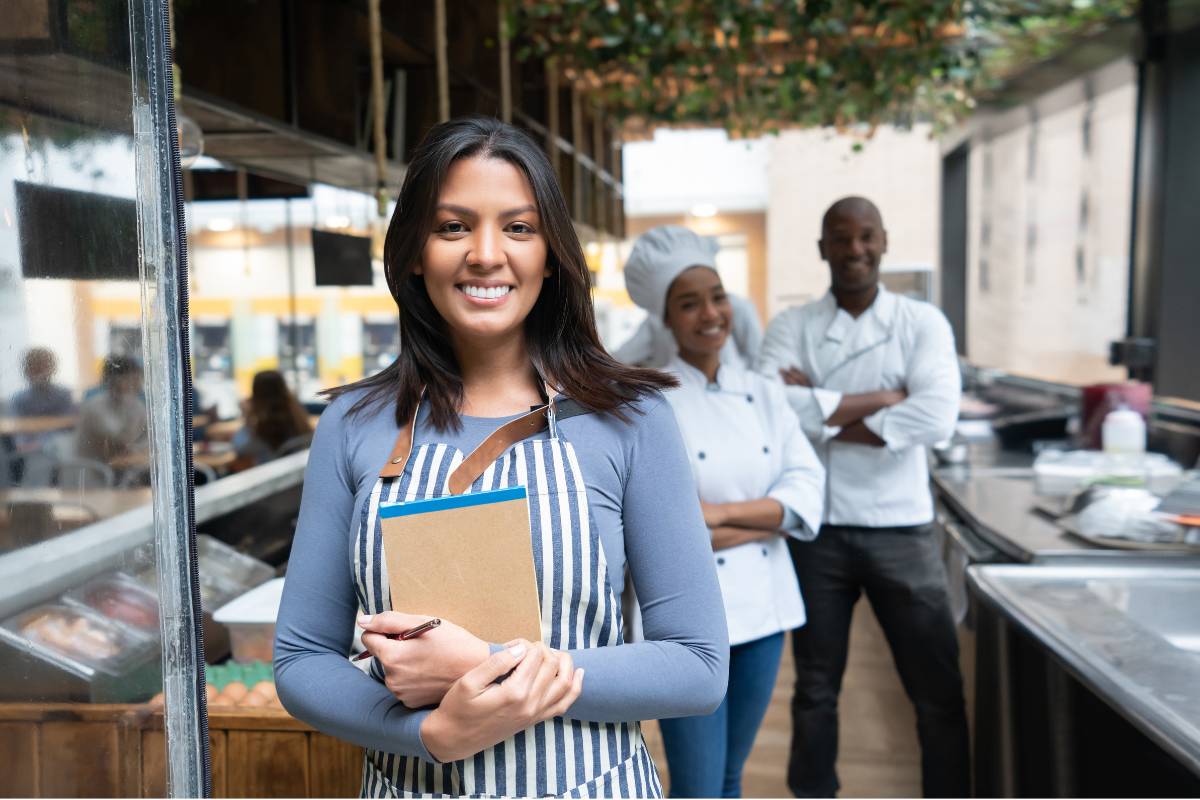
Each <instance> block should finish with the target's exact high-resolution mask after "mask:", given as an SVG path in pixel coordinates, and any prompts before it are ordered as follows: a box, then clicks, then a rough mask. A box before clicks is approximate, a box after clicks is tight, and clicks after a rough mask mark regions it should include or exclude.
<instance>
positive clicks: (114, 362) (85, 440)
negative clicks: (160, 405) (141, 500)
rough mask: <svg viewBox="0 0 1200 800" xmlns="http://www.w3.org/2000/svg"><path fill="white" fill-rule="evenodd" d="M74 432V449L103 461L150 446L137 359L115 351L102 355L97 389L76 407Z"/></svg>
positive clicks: (140, 373) (85, 455) (83, 454)
mask: <svg viewBox="0 0 1200 800" xmlns="http://www.w3.org/2000/svg"><path fill="white" fill-rule="evenodd" d="M77 433H78V440H77V443H76V452H77V453H78V454H79V455H80V456H82V457H83V458H92V459H95V460H97V461H102V462H104V463H108V462H110V461H112V460H113V459H114V458H117V457H118V456H123V455H126V454H128V453H136V452H139V451H142V450H145V449H146V448H147V447H148V446H149V445H148V442H147V440H146V403H145V402H144V401H143V400H142V365H141V364H140V363H138V361H137V360H136V359H134V358H130V357H129V356H116V355H110V356H107V357H106V358H105V359H104V367H103V369H102V370H101V374H100V389H99V391H97V392H94V393H93V394H92V395H91V396H90V397H88V398H87V399H85V400H84V401H83V404H82V405H81V406H80V407H79V428H78V432H77Z"/></svg>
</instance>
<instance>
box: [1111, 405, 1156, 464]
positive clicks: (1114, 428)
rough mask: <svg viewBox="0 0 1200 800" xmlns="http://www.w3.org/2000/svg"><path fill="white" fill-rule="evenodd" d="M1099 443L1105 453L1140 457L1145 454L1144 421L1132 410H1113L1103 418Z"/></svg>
mask: <svg viewBox="0 0 1200 800" xmlns="http://www.w3.org/2000/svg"><path fill="white" fill-rule="evenodd" d="M1100 441H1101V442H1102V444H1103V447H1104V452H1105V453H1110V454H1112V455H1141V454H1142V453H1144V452H1146V421H1145V420H1144V419H1142V415H1141V414H1139V413H1138V412H1136V411H1134V410H1133V409H1132V408H1128V407H1126V406H1121V407H1120V408H1117V409H1114V410H1112V411H1110V412H1108V413H1107V414H1106V415H1105V416H1104V423H1103V424H1102V425H1101V426H1100Z"/></svg>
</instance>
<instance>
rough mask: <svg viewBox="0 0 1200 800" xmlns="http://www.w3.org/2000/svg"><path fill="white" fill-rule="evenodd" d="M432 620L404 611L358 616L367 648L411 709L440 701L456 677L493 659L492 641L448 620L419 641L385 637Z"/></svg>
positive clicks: (391, 687)
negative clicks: (485, 639)
mask: <svg viewBox="0 0 1200 800" xmlns="http://www.w3.org/2000/svg"><path fill="white" fill-rule="evenodd" d="M427 619H429V617H424V616H418V615H416V614H404V613H401V612H399V611H384V612H382V613H379V614H375V615H374V616H369V615H364V616H360V617H359V618H358V624H359V626H360V627H361V628H362V629H363V631H364V632H363V636H362V641H363V646H364V647H366V648H367V650H368V651H369V652H370V653H371V655H373V656H375V658H377V659H378V660H379V665H380V666H381V667H382V668H383V675H384V681H383V682H384V685H385V686H387V688H388V690H389V691H391V693H392V694H394V695H395V696H396V699H397V700H399V701H400V702H401V703H403V704H404V705H406V706H408V707H409V708H420V707H422V706H428V705H433V704H434V703H437V702H440V701H441V699H442V696H443V695H444V694H446V691H447V690H448V689H449V688H450V686H451V685H452V684H453V683H454V682H455V681H456V680H458V679H459V678H461V677H462V676H463V675H464V674H466V673H467V672H469V671H471V670H472V669H474V668H475V667H477V666H479V665H480V664H481V663H482V662H484V661H486V660H487V657H488V651H489V648H488V644H487V642H485V641H483V640H482V639H480V638H479V637H477V636H474V635H473V634H471V633H469V632H468V631H466V630H465V629H463V628H460V627H459V626H458V625H455V624H454V623H453V622H450V621H449V620H445V619H443V620H442V624H441V625H439V626H438V627H436V628H434V629H433V630H431V631H429V632H428V633H426V634H423V635H421V636H418V637H417V638H415V639H408V640H407V641H400V640H398V639H388V638H387V637H386V636H385V635H384V634H388V633H402V632H404V631H406V630H409V629H410V628H415V627H416V626H417V625H420V624H421V623H422V622H425V621H426V620H427Z"/></svg>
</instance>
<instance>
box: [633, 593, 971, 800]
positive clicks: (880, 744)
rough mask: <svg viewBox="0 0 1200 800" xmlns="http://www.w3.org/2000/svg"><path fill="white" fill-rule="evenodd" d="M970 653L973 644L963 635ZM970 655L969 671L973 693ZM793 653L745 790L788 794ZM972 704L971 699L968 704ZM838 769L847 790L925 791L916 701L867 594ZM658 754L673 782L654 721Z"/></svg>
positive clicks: (787, 656)
mask: <svg viewBox="0 0 1200 800" xmlns="http://www.w3.org/2000/svg"><path fill="white" fill-rule="evenodd" d="M963 649H964V654H965V655H966V654H967V653H969V649H968V648H967V647H966V643H965V642H964V648H963ZM969 662H970V659H969V658H967V659H964V665H963V666H964V670H965V672H964V674H965V676H966V678H967V680H968V687H967V689H968V697H970V685H969V683H970V678H971V673H970V671H969V669H968V667H969V666H970V663H969ZM792 675H793V672H792V659H791V652H790V648H789V647H785V648H784V657H783V663H782V665H781V666H780V670H779V681H778V683H777V684H776V686H775V693H774V696H773V698H772V700H771V706H770V708H769V709H768V710H767V717H766V719H765V720H764V722H763V726H762V729H761V730H760V731H759V733H758V739H757V740H756V741H755V743H754V752H753V753H751V755H750V760H749V761H748V762H747V763H746V771H745V774H744V780H743V784H742V786H743V792H744V795H745V796H746V797H790V796H791V793H790V792H789V791H788V788H787V783H786V782H785V776H786V771H787V753H788V744H789V741H790V739H791V721H790V716H791V715H790V711H789V704H790V702H791V695H792V688H791V687H792ZM969 708H970V704H969V703H968V709H969ZM840 711H841V735H840V736H839V739H840V741H839V745H838V747H839V758H838V775H839V777H840V778H841V782H842V790H841V796H842V797H919V796H920V794H921V768H920V752H919V750H918V748H917V742H916V728H915V725H916V722H915V718H914V716H913V710H912V706H911V705H910V704H909V702H908V698H907V697H906V696H905V694H904V689H903V688H902V687H901V686H900V680H899V678H897V677H896V670H895V667H894V666H893V664H892V655H891V652H890V651H889V650H888V648H887V643H886V642H885V641H884V638H883V632H882V631H880V629H879V624H878V623H877V622H876V621H875V616H874V615H873V614H872V613H871V609H870V606H869V605H868V604H867V603H866V601H865V600H864V601H862V602H860V603H859V604H858V607H857V610H856V612H855V615H854V626H853V628H852V630H851V638H850V661H849V665H848V666H847V668H846V677H845V679H844V683H843V687H842V697H841V706H840ZM644 731H645V734H646V739H647V741H648V742H649V745H650V748H651V751H652V752H653V753H654V760H655V761H656V762H657V763H658V765H659V769H660V771H661V773H662V778H663V784H664V788H665V787H666V784H667V766H666V758H665V757H664V756H663V752H662V743H661V739H660V737H659V734H658V726H657V724H656V723H653V722H650V723H646V724H645V726H644Z"/></svg>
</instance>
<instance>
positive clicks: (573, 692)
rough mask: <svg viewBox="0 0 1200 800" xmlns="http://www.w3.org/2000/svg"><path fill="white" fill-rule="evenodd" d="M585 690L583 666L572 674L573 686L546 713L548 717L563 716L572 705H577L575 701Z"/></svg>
mask: <svg viewBox="0 0 1200 800" xmlns="http://www.w3.org/2000/svg"><path fill="white" fill-rule="evenodd" d="M582 692H583V667H580V668H579V669H577V670H575V673H574V674H573V675H572V676H571V687H570V689H568V690H567V693H566V694H565V695H563V696H562V698H561V699H559V701H558V702H557V703H556V704H555V705H554V707H553V708H551V709H550V712H549V713H548V714H547V715H546V718H547V719H550V718H553V717H561V716H562V715H563V714H566V713H567V711H569V710H570V708H571V706H573V705H575V701H576V700H578V699H579V695H580V694H581V693H582Z"/></svg>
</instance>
